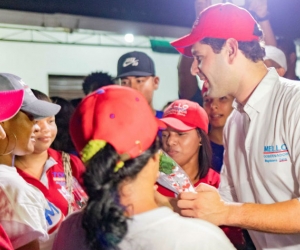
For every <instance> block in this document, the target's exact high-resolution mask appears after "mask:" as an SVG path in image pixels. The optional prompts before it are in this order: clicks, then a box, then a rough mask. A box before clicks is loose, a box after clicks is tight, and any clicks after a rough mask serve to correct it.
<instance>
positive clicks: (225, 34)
mask: <svg viewBox="0 0 300 250" xmlns="http://www.w3.org/2000/svg"><path fill="white" fill-rule="evenodd" d="M261 37H262V32H261V31H260V29H259V27H258V26H257V23H256V21H255V20H254V19H253V17H252V16H251V15H250V14H249V12H247V11H246V10H245V9H243V8H239V7H237V6H235V5H233V4H229V3H226V4H217V5H213V6H211V7H209V8H207V9H206V10H204V11H203V12H202V13H201V14H200V15H199V17H198V18H197V20H196V21H195V23H194V26H193V29H192V31H191V33H190V34H188V35H187V36H185V37H183V38H180V39H178V40H176V41H174V42H172V45H173V46H174V47H175V48H176V49H177V50H178V51H179V52H181V53H182V54H184V55H186V56H190V57H191V56H193V57H194V62H193V65H192V72H193V73H194V74H197V75H198V76H199V77H200V78H201V79H202V80H203V81H204V86H206V87H207V88H208V94H209V95H210V96H212V97H221V96H226V95H232V96H233V97H235V101H234V108H235V110H234V111H233V113H232V114H231V116H230V117H229V118H228V120H227V124H226V126H225V128H224V147H225V152H224V162H223V167H222V172H221V184H220V188H219V193H218V191H217V190H216V189H214V188H212V187H209V186H207V185H204V184H202V185H201V186H200V187H199V188H198V190H197V191H198V193H197V194H194V193H182V194H181V195H180V199H179V201H178V203H177V205H178V207H179V208H180V209H181V214H182V215H184V216H189V217H197V218H201V219H205V220H208V221H210V222H213V223H214V224H216V225H229V226H238V227H243V228H246V229H249V230H250V235H251V238H252V240H253V242H254V243H255V245H256V248H257V249H268V250H270V249H285V250H287V249H288V250H292V249H293V250H294V249H299V248H300V213H299V211H300V203H299V197H300V147H299V145H298V142H299V138H300V137H299V136H300V134H299V133H300V132H299V131H300V121H299V120H300V85H299V83H297V82H294V81H290V80H288V79H284V78H280V77H279V76H278V74H277V72H276V71H275V69H273V68H271V69H269V70H268V69H267V67H266V66H265V65H264V62H263V57H264V56H265V52H264V48H262V47H261V44H260V40H261Z"/></svg>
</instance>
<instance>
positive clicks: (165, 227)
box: [53, 207, 235, 250]
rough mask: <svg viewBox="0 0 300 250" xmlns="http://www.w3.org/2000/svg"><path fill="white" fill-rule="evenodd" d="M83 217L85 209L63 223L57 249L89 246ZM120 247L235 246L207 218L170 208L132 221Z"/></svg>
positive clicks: (128, 249) (224, 248) (213, 249)
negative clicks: (205, 219)
mask: <svg viewBox="0 0 300 250" xmlns="http://www.w3.org/2000/svg"><path fill="white" fill-rule="evenodd" d="M81 218H82V212H77V213H74V214H71V215H70V216H69V217H68V218H67V219H66V220H65V221H64V222H63V223H62V225H61V227H60V229H59V231H58V234H57V236H56V239H55V241H54V245H53V250H74V249H81V250H85V249H88V248H87V246H86V245H85V243H84V240H85V232H84V230H83V229H82V227H81ZM118 247H119V248H120V249H122V250H133V249H143V250H148V249H149V250H150V249H151V250H157V249H163V250H185V249H193V250H197V249H199V250H200V249H201V250H216V249H222V250H232V249H235V248H234V247H233V245H232V244H231V242H230V241H229V240H228V238H227V237H226V236H225V234H224V233H223V231H222V230H221V229H220V228H218V227H216V226H214V225H213V224H210V223H208V222H206V221H202V220H198V219H190V218H183V217H180V216H179V215H178V214H176V213H174V212H173V211H171V210H170V209H169V208H166V207H162V208H157V209H154V210H151V211H148V212H145V213H142V214H138V215H135V216H134V217H133V218H132V219H130V220H128V232H127V234H126V236H125V238H124V239H123V241H122V242H121V243H120V244H119V245H118Z"/></svg>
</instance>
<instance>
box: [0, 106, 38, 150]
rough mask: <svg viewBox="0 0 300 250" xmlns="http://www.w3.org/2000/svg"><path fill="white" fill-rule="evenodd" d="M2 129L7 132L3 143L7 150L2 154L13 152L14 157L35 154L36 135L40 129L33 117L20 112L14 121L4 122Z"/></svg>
mask: <svg viewBox="0 0 300 250" xmlns="http://www.w3.org/2000/svg"><path fill="white" fill-rule="evenodd" d="M2 127H3V129H4V130H5V132H6V138H5V139H4V140H3V141H2V142H1V143H3V145H5V148H3V152H0V154H5V153H7V152H10V151H12V150H13V152H12V154H14V155H25V154H30V153H32V152H33V150H34V144H35V133H36V132H38V131H39V129H40V128H39V126H38V125H37V123H36V121H35V120H34V118H33V116H32V115H30V114H27V113H25V112H23V111H19V112H18V113H17V114H16V115H15V116H14V117H13V118H12V119H10V120H8V121H6V122H3V123H2ZM6 145H7V146H6ZM1 148H2V147H1ZM4 151H5V152H4Z"/></svg>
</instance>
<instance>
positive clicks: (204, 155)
mask: <svg viewBox="0 0 300 250" xmlns="http://www.w3.org/2000/svg"><path fill="white" fill-rule="evenodd" d="M196 130H197V132H198V134H199V135H200V137H201V144H202V145H201V147H200V149H199V155H198V163H199V164H198V166H199V170H198V173H197V175H196V176H195V178H197V177H199V179H202V178H204V177H205V176H206V175H207V173H208V170H209V168H210V167H211V164H212V163H211V162H212V150H211V146H210V141H209V138H208V135H207V134H206V133H205V132H204V131H203V130H202V129H200V128H196Z"/></svg>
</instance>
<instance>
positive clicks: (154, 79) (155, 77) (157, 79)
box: [153, 76, 159, 90]
mask: <svg viewBox="0 0 300 250" xmlns="http://www.w3.org/2000/svg"><path fill="white" fill-rule="evenodd" d="M153 83H154V90H157V89H158V85H159V77H158V76H154V77H153Z"/></svg>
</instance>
